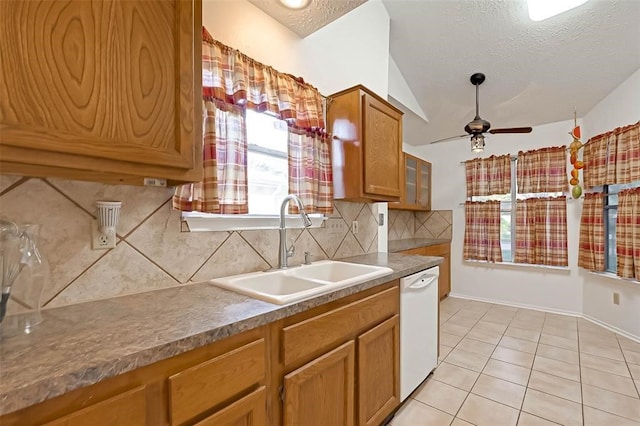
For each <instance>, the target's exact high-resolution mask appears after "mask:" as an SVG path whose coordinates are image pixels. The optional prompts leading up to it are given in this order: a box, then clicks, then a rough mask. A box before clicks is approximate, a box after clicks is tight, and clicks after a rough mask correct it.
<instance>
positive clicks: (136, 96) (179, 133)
mask: <svg viewBox="0 0 640 426" xmlns="http://www.w3.org/2000/svg"><path fill="white" fill-rule="evenodd" d="M200 9H201V3H200V0H158V1H145V0H124V1H120V0H93V1H86V0H70V1H61V0H53V1H52V0H29V1H22V0H3V1H2V2H0V57H1V58H2V61H1V65H0V66H1V68H2V69H1V72H0V94H1V95H0V135H1V138H0V142H1V143H0V148H1V151H0V154H1V158H2V162H3V164H2V166H3V169H5V170H7V169H8V171H10V172H20V171H21V172H23V173H24V174H33V175H47V174H52V175H62V176H65V177H74V178H83V174H82V170H86V171H87V174H86V178H87V179H96V180H97V179H100V177H99V176H95V175H94V173H95V172H104V173H105V176H107V175H109V174H120V175H123V176H126V175H135V176H149V177H158V178H167V179H177V180H186V181H188V180H195V179H196V178H199V173H200V172H199V169H200V168H201V165H200V164H199V163H200V162H201V155H202V153H201V141H200V139H201V138H202V136H201V101H200V100H199V99H200V97H201V96H200V93H199V92H200V90H201V89H200V87H201V83H200V79H201V63H200V61H201V59H200V40H201V34H200V32H201V19H200V15H201V10H200ZM199 150H200V152H199ZM71 160H73V161H71ZM20 165H23V166H22V167H21V166H20ZM34 166H38V167H39V169H38V168H36V169H35V170H34ZM65 170H66V173H65V172H64V171H65ZM106 179H108V178H106V177H105V180H106Z"/></svg>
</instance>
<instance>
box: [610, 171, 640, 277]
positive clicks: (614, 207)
mask: <svg viewBox="0 0 640 426" xmlns="http://www.w3.org/2000/svg"><path fill="white" fill-rule="evenodd" d="M638 187H640V181H636V182H632V183H626V184H620V185H604V187H603V188H602V192H603V193H604V227H605V243H604V244H605V259H604V269H605V270H606V271H607V272H612V273H614V274H615V273H616V270H617V263H618V262H617V260H618V259H617V255H616V219H617V218H618V193H619V192H620V191H622V190H625V189H630V188H638Z"/></svg>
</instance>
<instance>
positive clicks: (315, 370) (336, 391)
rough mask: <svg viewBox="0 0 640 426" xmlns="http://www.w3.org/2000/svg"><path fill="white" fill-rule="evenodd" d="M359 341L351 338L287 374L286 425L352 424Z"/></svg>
mask: <svg viewBox="0 0 640 426" xmlns="http://www.w3.org/2000/svg"><path fill="white" fill-rule="evenodd" d="M355 352H356V350H355V343H354V342H353V341H349V342H347V343H345V344H343V345H342V346H339V347H338V348H336V349H334V350H332V351H330V352H329V353H327V354H325V355H322V356H320V357H318V358H316V359H314V360H313V361H311V362H309V363H308V364H305V365H303V366H302V367H300V368H298V369H297V370H295V371H293V372H291V373H289V374H287V375H286V376H285V377H284V410H283V417H284V422H283V424H284V425H285V426H328V425H336V426H338V425H343V426H352V425H353V421H354V412H353V410H354V400H355V395H354V384H355V374H354V371H355Z"/></svg>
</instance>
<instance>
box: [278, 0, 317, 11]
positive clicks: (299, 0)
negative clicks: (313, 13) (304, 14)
mask: <svg viewBox="0 0 640 426" xmlns="http://www.w3.org/2000/svg"><path fill="white" fill-rule="evenodd" d="M309 1H310V0H280V3H282V4H283V5H285V6H286V7H288V8H289V9H302V8H305V7H307V6H308V5H309Z"/></svg>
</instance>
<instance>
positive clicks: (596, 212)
mask: <svg viewBox="0 0 640 426" xmlns="http://www.w3.org/2000/svg"><path fill="white" fill-rule="evenodd" d="M578 266H579V267H581V268H585V269H588V270H590V271H604V195H603V194H602V193H601V192H594V193H588V194H585V196H584V203H583V205H582V217H581V219H580V244H579V252H578Z"/></svg>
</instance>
